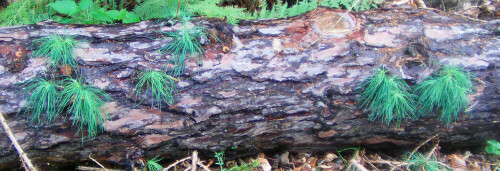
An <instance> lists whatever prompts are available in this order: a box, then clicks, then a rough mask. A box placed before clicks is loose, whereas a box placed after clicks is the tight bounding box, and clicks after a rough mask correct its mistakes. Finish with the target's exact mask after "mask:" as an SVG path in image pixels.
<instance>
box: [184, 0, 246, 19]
mask: <svg viewBox="0 0 500 171" xmlns="http://www.w3.org/2000/svg"><path fill="white" fill-rule="evenodd" d="M219 3H220V0H204V1H199V2H197V3H193V4H191V5H189V7H188V10H189V11H191V12H192V13H194V14H198V15H201V16H206V17H215V18H221V19H227V22H228V23H230V24H233V25H236V24H237V23H238V22H239V20H241V19H251V15H250V14H248V13H246V12H245V11H244V10H245V9H243V8H237V7H221V6H218V4H219Z"/></svg>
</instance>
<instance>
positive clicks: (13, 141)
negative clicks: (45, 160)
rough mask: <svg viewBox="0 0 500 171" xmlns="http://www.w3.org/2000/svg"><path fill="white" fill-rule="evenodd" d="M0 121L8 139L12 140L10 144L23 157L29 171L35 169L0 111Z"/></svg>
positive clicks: (34, 170) (35, 170)
mask: <svg viewBox="0 0 500 171" xmlns="http://www.w3.org/2000/svg"><path fill="white" fill-rule="evenodd" d="M0 122H2V126H3V129H4V130H5V133H7V136H9V139H10V141H12V144H14V147H15V148H16V150H17V152H18V153H19V155H20V156H21V158H22V159H23V162H24V163H26V166H27V167H28V169H29V170H30V171H37V169H36V167H35V166H34V165H33V164H32V163H31V160H30V159H29V158H28V156H27V155H26V153H24V151H23V149H22V148H21V145H19V143H18V142H17V140H16V137H14V134H12V131H11V130H10V127H9V125H7V121H6V120H5V118H4V117H3V114H2V112H0Z"/></svg>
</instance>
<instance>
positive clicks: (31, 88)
mask: <svg viewBox="0 0 500 171" xmlns="http://www.w3.org/2000/svg"><path fill="white" fill-rule="evenodd" d="M26 85H27V87H26V88H25V89H24V90H23V92H24V94H25V95H24V97H25V99H26V103H25V104H24V108H25V109H26V110H25V111H24V113H28V120H29V121H30V123H34V122H36V124H37V125H39V124H40V123H44V124H46V125H50V124H51V122H52V121H54V119H55V118H56V117H57V116H59V114H61V113H63V111H65V110H67V113H70V114H71V116H72V119H73V125H78V132H80V131H82V130H84V129H85V128H86V129H87V130H88V137H89V138H93V137H95V136H96V135H97V133H98V132H99V131H101V130H102V128H103V126H102V125H103V123H104V118H103V114H102V112H101V110H100V109H99V107H101V106H102V105H103V104H104V100H103V99H101V97H102V98H104V99H106V100H110V99H111V98H110V97H109V96H108V95H107V94H106V93H104V92H103V91H102V90H100V89H97V88H93V87H91V86H88V85H84V84H82V83H81V81H77V80H75V79H72V78H66V79H64V80H62V81H61V82H59V83H56V82H54V81H52V80H45V79H42V78H35V79H33V80H31V81H29V82H27V83H26ZM59 89H62V91H59ZM28 93H30V94H31V95H29V96H28V97H27V98H26V96H27V94H28ZM42 114H45V119H42V118H44V117H43V116H42Z"/></svg>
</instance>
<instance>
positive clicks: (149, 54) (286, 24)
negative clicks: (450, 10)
mask: <svg viewBox="0 0 500 171" xmlns="http://www.w3.org/2000/svg"><path fill="white" fill-rule="evenodd" d="M342 15H344V14H339V13H338V12H336V11H332V10H325V9H319V10H316V11H313V12H310V13H309V14H307V15H305V16H301V17H297V18H292V19H289V20H278V21H260V22H245V23H243V24H242V25H240V26H230V25H225V24H220V23H208V22H204V21H196V22H193V23H195V24H196V25H201V26H205V27H209V28H212V31H211V32H213V33H215V34H216V35H217V36H218V37H219V38H221V41H222V42H223V43H215V44H213V43H211V42H210V40H209V39H204V40H205V41H204V42H205V46H204V47H205V49H206V53H205V59H204V65H203V66H201V67H199V66H197V65H196V64H195V63H194V62H190V63H189V64H188V69H187V70H186V72H185V74H184V75H183V76H181V77H180V80H181V81H179V82H178V83H177V88H178V94H177V95H176V96H175V104H174V105H172V106H168V105H166V104H165V105H163V106H165V108H163V109H162V110H154V109H150V108H149V106H150V101H147V100H146V101H145V102H144V103H143V104H142V105H138V106H136V101H135V98H134V97H131V94H132V91H133V89H134V87H135V84H134V78H135V77H136V72H137V71H140V70H142V69H146V68H159V67H161V66H164V65H165V64H166V63H167V58H168V57H169V54H160V53H158V52H157V50H158V49H159V48H160V47H161V46H164V45H166V44H167V43H169V42H171V41H172V39H171V38H164V35H161V34H160V33H159V32H158V31H160V30H161V31H166V32H170V31H175V30H177V29H180V28H182V25H180V24H177V25H174V26H162V23H159V24H156V23H153V22H140V23H137V24H133V25H112V26H83V25H60V24H57V23H53V22H43V23H39V24H36V25H29V26H14V27H2V28H0V54H1V56H0V57H1V58H0V64H1V65H0V74H1V75H0V87H1V88H2V89H1V91H0V93H1V94H0V111H1V112H3V113H5V114H7V116H6V117H7V118H8V120H10V121H11V122H10V123H9V126H10V127H11V128H12V130H13V132H14V134H15V136H16V138H17V139H18V141H19V142H20V143H21V144H22V147H23V148H24V149H25V151H26V153H27V154H28V155H29V157H30V158H31V159H32V160H33V161H34V162H35V163H37V164H41V163H71V162H82V161H88V160H89V159H88V158H87V156H89V154H91V155H92V157H93V158H94V159H96V160H98V161H99V162H101V163H108V164H109V163H115V164H124V163H130V162H134V161H135V160H139V159H140V158H151V157H154V156H156V155H161V157H164V158H170V159H178V158H181V157H185V156H187V155H188V154H189V153H188V151H189V150H198V151H199V152H200V155H201V156H200V157H201V158H203V157H206V156H207V155H213V152H214V151H222V150H227V149H229V148H230V147H232V146H238V148H237V149H234V150H229V151H227V152H226V156H228V157H234V156H235V155H236V154H238V155H240V156H244V155H252V154H256V153H258V152H266V151H269V150H287V151H291V152H299V151H308V152H324V151H326V150H332V149H334V148H335V147H340V146H364V147H384V148H393V149H394V147H398V148H395V149H403V148H405V147H410V146H415V145H416V144H418V143H419V142H420V141H422V140H425V139H427V138H428V137H431V136H433V135H435V134H436V133H439V134H440V142H441V143H443V144H448V145H453V147H457V148H458V147H472V146H481V145H483V143H484V142H485V140H486V139H498V138H500V137H499V130H500V129H499V128H500V123H499V121H500V114H499V102H500V95H499V94H500V87H499V82H498V79H500V74H499V69H498V66H499V61H500V51H499V49H500V40H499V39H498V36H499V33H500V29H499V22H498V21H491V22H482V23H481V22H475V21H469V20H467V19H465V18H460V17H458V16H448V15H446V14H444V13H438V12H436V11H432V10H426V9H390V10H384V9H381V10H375V11H367V12H362V13H360V14H354V15H351V14H349V15H346V16H345V17H344V18H343V19H342V21H341V22H340V24H339V25H337V26H335V27H332V23H333V22H336V21H337V19H338V18H339V17H340V16H342ZM215 30H217V31H215ZM51 33H57V34H64V35H73V36H75V38H76V39H78V40H81V41H84V43H82V44H81V45H80V47H79V48H78V49H77V50H76V53H77V54H78V56H80V57H81V59H80V61H79V62H80V65H79V68H78V69H77V71H78V72H79V73H80V75H81V77H83V78H85V80H86V82H87V83H88V84H91V85H94V86H96V87H99V88H101V89H103V90H105V91H106V92H107V93H108V94H110V95H111V96H112V97H113V98H114V100H113V101H111V102H109V103H107V104H106V105H105V107H104V109H105V110H106V111H107V112H108V113H109V117H108V118H109V119H108V120H107V121H106V123H105V128H106V131H105V132H103V133H100V134H99V135H98V137H97V138H96V139H95V140H93V141H89V142H85V143H83V144H82V143H81V141H80V137H79V136H75V135H74V134H75V132H76V131H75V128H72V127H71V126H70V125H71V124H70V122H68V121H67V120H69V119H70V118H64V117H60V118H59V119H58V120H57V121H56V123H54V124H53V125H51V126H47V127H40V128H38V129H37V128H34V127H32V126H30V125H28V124H27V123H26V119H25V118H26V116H24V115H22V114H17V115H16V113H18V111H19V110H21V108H20V106H21V105H22V104H23V103H24V102H23V100H22V97H21V95H20V94H18V92H19V91H20V90H21V86H20V84H18V83H22V82H25V81H27V80H29V79H31V78H34V77H37V76H41V75H44V74H46V75H47V74H48V75H50V74H55V72H56V71H51V70H48V69H47V68H46V67H45V60H44V59H42V58H26V55H29V54H30V49H29V46H30V45H31V42H32V41H33V40H34V39H36V38H40V37H43V36H46V35H48V34H51ZM233 35H234V37H233ZM221 44H222V45H221ZM222 46H227V47H229V48H230V51H229V52H226V53H224V52H223V47H222ZM20 54H21V55H20ZM438 63H442V64H458V65H461V66H463V67H465V68H466V69H467V70H469V71H471V73H472V74H473V75H474V76H475V80H476V81H475V82H474V84H475V87H476V92H475V93H474V94H472V95H470V96H469V100H470V101H471V106H470V108H469V110H470V113H471V115H469V116H464V117H461V118H460V119H459V120H458V121H457V122H455V123H453V124H452V125H451V126H450V127H446V126H445V125H443V124H442V123H440V122H439V121H437V120H436V117H426V118H421V119H418V120H414V121H412V120H406V121H404V122H403V123H402V124H401V127H395V126H393V125H391V126H386V125H384V124H382V123H380V121H375V122H371V121H369V120H368V118H367V113H366V112H363V111H362V110H360V109H359V108H358V107H357V99H358V98H359V97H358V95H357V93H356V91H355V88H356V86H358V84H359V83H360V82H361V81H362V80H363V79H364V78H366V77H367V76H368V75H370V73H371V71H372V70H373V69H375V68H378V67H381V66H382V65H384V66H385V67H387V68H389V69H390V70H391V72H392V73H393V74H396V75H399V76H401V77H403V78H404V79H406V80H407V81H408V82H409V83H410V84H415V83H417V82H419V81H421V80H422V79H423V78H424V77H426V76H428V75H430V74H431V73H432V72H433V71H434V70H436V69H437V68H438V67H439V65H438ZM48 71H50V72H48ZM1 135H4V134H3V130H2V133H1ZM17 162H18V156H17V154H16V152H15V150H14V149H13V148H11V142H10V141H9V139H8V138H7V136H0V168H5V167H13V166H14V167H16V166H18V165H16V164H18V163H17Z"/></svg>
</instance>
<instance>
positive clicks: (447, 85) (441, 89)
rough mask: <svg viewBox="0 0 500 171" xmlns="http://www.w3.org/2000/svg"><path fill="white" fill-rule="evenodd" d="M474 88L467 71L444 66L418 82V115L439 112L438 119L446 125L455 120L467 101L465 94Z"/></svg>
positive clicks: (416, 90)
mask: <svg viewBox="0 0 500 171" xmlns="http://www.w3.org/2000/svg"><path fill="white" fill-rule="evenodd" d="M473 89H474V86H473V84H472V80H471V77H470V75H469V73H468V72H466V71H464V70H463V69H460V68H458V67H454V66H444V67H442V69H441V70H440V71H439V72H438V73H437V74H435V75H434V76H432V77H428V78H427V79H425V80H424V81H423V82H421V83H420V84H418V85H417V86H416V88H415V92H416V94H417V95H418V105H419V106H420V109H419V112H418V113H417V115H418V116H420V117H423V116H426V115H427V114H429V113H431V112H434V111H437V112H439V117H438V118H439V120H441V121H442V122H444V123H445V124H446V125H450V123H451V122H453V121H455V120H456V119H457V118H458V117H459V114H460V113H461V112H463V111H464V110H465V109H466V107H467V104H468V103H469V101H468V100H467V94H469V93H471V92H472V91H473Z"/></svg>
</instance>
